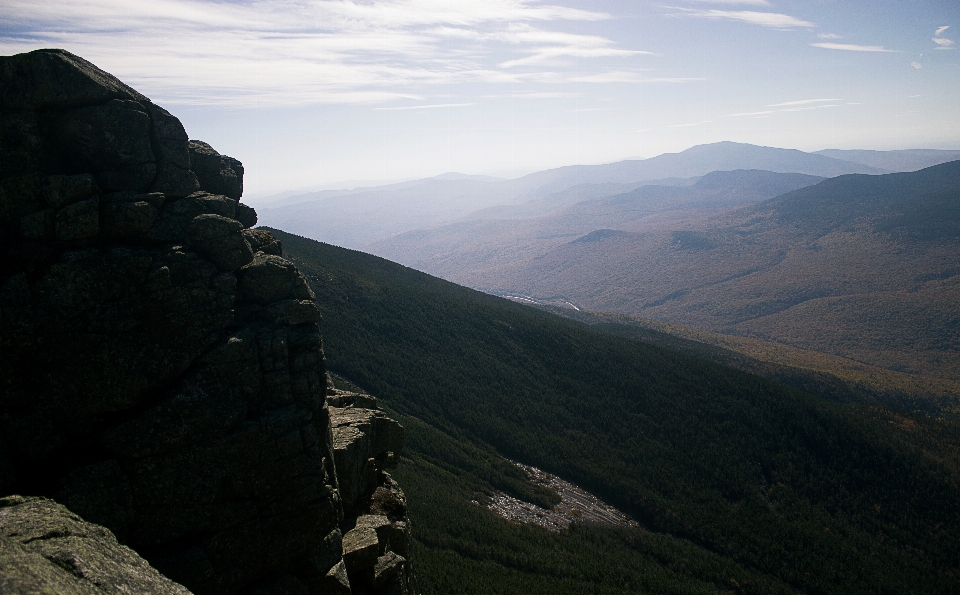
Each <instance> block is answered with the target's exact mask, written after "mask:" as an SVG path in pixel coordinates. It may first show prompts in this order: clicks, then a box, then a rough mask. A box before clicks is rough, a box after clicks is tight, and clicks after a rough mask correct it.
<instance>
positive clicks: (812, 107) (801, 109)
mask: <svg viewBox="0 0 960 595" xmlns="http://www.w3.org/2000/svg"><path fill="white" fill-rule="evenodd" d="M819 101H840V100H839V99H805V100H802V101H789V102H787V103H779V104H776V105H768V106H767V107H777V106H781V105H783V106H790V105H792V106H798V105H803V104H805V103H810V102H819ZM848 105H851V104H848ZM831 107H837V104H835V103H830V104H827V105H810V106H806V107H784V108H783V109H771V110H763V111H759V112H742V113H737V114H725V115H724V116H722V117H724V118H744V117H748V116H754V117H757V116H767V115H770V114H780V113H786V112H806V111H810V110H818V109H827V108H831Z"/></svg>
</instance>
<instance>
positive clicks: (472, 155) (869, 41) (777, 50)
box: [0, 0, 960, 195]
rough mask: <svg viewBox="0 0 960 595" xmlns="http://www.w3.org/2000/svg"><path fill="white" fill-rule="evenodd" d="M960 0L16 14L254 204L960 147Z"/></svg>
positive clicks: (175, 6)
mask: <svg viewBox="0 0 960 595" xmlns="http://www.w3.org/2000/svg"><path fill="white" fill-rule="evenodd" d="M958 44H960V3H958V2H957V1H956V0H943V1H933V0H931V1H918V2H905V1H902V0H871V1H866V0H864V1H857V0H854V1H833V0H803V1H788V0H742V1H736V0H665V1H663V2H650V1H646V0H638V1H633V2H627V1H620V0H608V1H593V2H590V1H579V2H576V1H567V0H557V1H552V0H543V1H536V0H390V1H384V2H362V1H359V0H354V1H330V0H270V1H264V0H260V1H240V2H212V1H202V0H138V1H137V2H129V1H127V0H85V1H74V0H60V1H58V2H37V1H36V0H32V1H23V0H0V53H2V54H12V53H17V52H21V51H28V50H31V49H35V48H40V47H62V48H65V49H67V50H70V51H72V52H74V53H76V54H78V55H80V56H83V57H84V58H87V59H88V60H91V61H92V62H94V63H95V64H97V65H98V66H100V67H101V68H103V69H105V70H107V71H109V72H111V73H113V74H115V75H117V76H118V77H120V78H121V79H122V80H124V81H125V82H127V83H129V84H131V85H132V86H134V87H135V88H137V89H138V90H140V91H141V92H143V93H145V94H146V95H148V96H149V97H151V98H152V99H153V100H154V101H155V102H157V103H159V104H161V105H163V106H165V107H167V109H169V110H170V111H171V112H172V113H174V114H175V115H176V116H178V117H179V118H180V119H181V120H182V121H183V123H184V125H185V126H186V128H187V131H188V132H189V133H190V136H191V138H199V139H203V140H206V141H207V142H210V143H211V144H212V145H213V146H214V147H215V148H217V149H218V150H220V151H221V152H223V153H226V154H229V155H232V156H234V157H237V158H238V159H240V160H241V161H243V162H244V164H245V166H246V171H247V175H246V186H247V191H248V194H252V195H258V194H259V195H264V194H269V193H271V192H279V191H283V190H287V189H292V188H301V187H312V186H319V185H321V184H322V185H336V184H338V183H341V182H343V181H344V180H385V179H401V178H414V177H422V176H430V175H436V174H440V173H443V172H447V171H460V172H464V173H470V174H490V175H517V174H520V173H525V172H529V171H534V170H537V169H544V168H547V167H555V166H559V165H567V164H573V163H602V162H609V161H616V160H619V159H623V158H628V157H651V156H654V155H657V154H660V153H663V152H672V151H680V150H683V149H685V148H688V147H690V146H692V145H696V144H700V143H707V142H715V141H721V140H733V141H739V142H750V143H755V144H762V145H768V146H776V147H787V148H797V149H802V150H818V149H825V148H867V149H899V148H954V149H956V148H960V51H958V50H957V47H958Z"/></svg>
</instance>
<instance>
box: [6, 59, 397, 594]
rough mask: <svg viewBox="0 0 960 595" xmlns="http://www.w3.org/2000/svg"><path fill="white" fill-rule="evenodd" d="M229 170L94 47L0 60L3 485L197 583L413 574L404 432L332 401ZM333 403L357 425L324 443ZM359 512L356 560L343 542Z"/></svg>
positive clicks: (312, 335)
mask: <svg viewBox="0 0 960 595" xmlns="http://www.w3.org/2000/svg"><path fill="white" fill-rule="evenodd" d="M242 180H243V167H242V165H241V164H240V162H239V161H237V160H235V159H232V158H229V157H226V156H222V155H219V154H218V153H217V152H216V151H215V150H213V149H212V148H211V147H210V146H209V145H207V144H205V143H201V142H198V141H190V140H188V137H187V135H186V133H185V131H184V129H183V127H182V125H181V124H180V122H179V121H178V120H177V119H176V118H174V117H173V116H171V115H170V114H169V113H168V112H166V111H165V110H163V109H162V108H160V107H158V106H156V105H154V104H153V103H152V102H151V101H150V100H149V99H147V98H146V97H144V96H142V95H140V94H139V93H137V92H136V91H135V90H133V89H131V88H130V87H128V86H126V85H124V84H123V83H122V82H120V81H119V80H117V79H116V78H114V77H112V76H111V75H109V74H107V73H105V72H103V71H101V70H99V69H98V68H96V67H95V66H94V65H92V64H90V63H89V62H86V61H84V60H83V59H81V58H79V57H77V56H74V55H72V54H70V53H68V52H65V51H62V50H38V51H35V52H30V53H28V54H19V55H16V56H9V57H0V251H2V257H0V383H2V384H0V391H2V397H0V435H2V436H0V437H2V440H0V494H12V493H20V494H30V495H42V496H47V497H51V498H54V499H56V500H57V501H58V502H59V503H61V504H63V505H65V506H66V507H67V508H69V509H70V511H72V512H74V513H76V514H78V515H80V516H81V517H83V519H84V520H86V521H89V522H91V523H97V524H100V525H103V526H104V527H106V528H108V529H109V530H110V531H112V532H113V533H114V534H115V535H116V536H117V538H118V539H119V541H120V542H121V543H123V544H126V545H128V546H130V547H131V548H133V549H134V550H136V551H137V552H138V553H139V554H140V555H141V556H143V557H144V558H145V559H146V560H148V561H149V562H150V564H152V565H153V566H154V567H156V568H157V569H158V570H159V571H160V572H162V573H163V574H164V575H166V576H167V577H169V578H171V579H173V580H174V581H177V582H179V583H181V584H182V585H184V586H186V587H187V588H189V589H190V590H192V591H194V592H197V593H237V592H249V593H349V592H351V584H353V590H352V592H353V593H368V592H369V593H374V592H375V593H381V592H384V593H385V592H398V593H400V592H403V593H406V592H409V591H410V584H411V583H410V581H408V580H405V576H406V574H405V573H406V572H407V569H408V567H409V564H408V562H407V560H408V558H409V554H408V550H407V549H404V548H405V547H406V545H405V544H406V541H404V540H403V539H394V538H392V537H391V536H392V535H394V534H395V533H398V531H399V533H401V534H403V535H406V536H407V537H406V538H405V539H406V540H407V541H408V535H409V534H408V532H407V528H406V527H407V525H406V524H405V516H404V514H405V507H403V508H401V507H399V506H397V505H396V504H397V502H399V503H400V504H402V492H400V491H399V488H397V487H396V486H395V484H393V483H392V480H390V479H389V476H387V475H386V474H385V473H383V467H385V466H387V465H388V464H389V463H390V461H392V460H393V458H394V454H392V453H393V452H397V451H399V449H400V448H401V446H402V428H399V426H398V425H397V424H396V423H395V422H393V423H392V425H391V424H390V423H389V420H388V421H387V422H384V421H380V420H385V419H386V417H385V416H383V414H382V413H379V412H377V411H374V410H373V409H368V410H363V409H361V408H352V409H354V410H353V411H347V412H340V411H339V410H341V409H344V408H336V407H335V408H331V407H328V406H327V404H326V402H325V397H326V391H327V378H326V375H325V371H324V363H323V351H322V345H321V337H320V331H319V326H318V323H319V321H320V314H319V311H318V309H317V307H316V305H315V304H314V302H313V298H314V296H313V293H312V291H311V290H310V288H309V287H308V285H307V283H306V281H305V279H304V277H303V275H301V274H300V272H299V271H298V270H297V268H296V267H295V266H294V265H293V264H292V263H290V262H289V261H287V260H285V259H284V258H283V257H282V251H281V247H280V245H279V243H278V242H276V241H275V240H274V238H273V237H272V236H271V235H270V234H269V233H266V232H263V231H258V230H253V229H250V228H251V227H252V226H253V225H255V223H256V213H255V211H254V210H253V209H252V208H250V207H249V206H247V205H244V204H242V203H240V202H239V199H240V196H241V194H242ZM362 410H363V411H368V413H365V414H361V413H360V411H362ZM331 412H334V413H342V414H343V415H347V416H348V417H349V416H350V415H352V416H353V417H352V418H351V419H353V418H356V417H357V416H359V417H361V418H364V419H357V420H356V423H354V422H353V421H351V422H349V423H348V422H344V423H343V424H341V425H342V426H350V425H351V424H353V427H354V428H355V429H356V430H357V431H356V432H354V433H353V434H352V437H351V436H346V437H344V438H343V440H340V438H338V439H337V440H338V441H335V440H334V432H332V425H333V426H336V425H337V423H339V422H334V423H333V424H331ZM335 419H337V418H336V417H335ZM364 420H365V421H364ZM364 424H366V425H364ZM342 433H343V432H341V433H340V434H342ZM347 433H349V432H347ZM338 436H339V434H338ZM351 457H359V458H357V459H356V460H354V459H353V458H351ZM341 469H344V470H345V471H343V473H347V471H346V470H356V471H357V477H356V478H353V479H350V480H348V481H353V483H351V484H350V488H349V492H348V495H347V496H346V497H343V498H342V497H341V493H342V492H343V487H344V484H341V483H338V481H337V473H338V471H340V470H341ZM384 486H386V487H384ZM384 490H386V492H389V493H390V494H392V495H393V497H392V499H391V498H387V500H390V501H391V502H394V504H395V506H394V507H393V508H391V509H390V510H380V509H378V508H377V506H378V505H377V504H376V502H377V498H378V496H377V494H378V493H380V494H381V495H383V493H384ZM371 498H372V499H371ZM345 510H346V512H347V514H348V515H350V516H347V517H345V516H344V511H345ZM364 513H366V514H364ZM356 515H361V516H360V517H357V516H356ZM377 516H379V517H381V519H377V518H371V517H377ZM378 523H379V524H378ZM384 523H386V524H384ZM361 525H362V526H364V527H366V526H367V525H369V526H370V528H372V530H373V531H374V533H375V534H376V535H377V536H378V539H377V540H376V544H377V546H376V550H377V551H376V554H377V555H376V557H374V558H373V562H372V563H370V564H368V563H367V560H366V558H364V561H363V562H362V563H356V562H352V561H351V560H352V556H351V555H346V556H345V555H344V552H346V551H348V547H347V546H348V545H349V542H350V539H347V538H345V537H344V533H346V534H347V536H350V535H353V534H354V533H355V532H356V530H357V527H358V526H361ZM387 527H389V529H387ZM365 535H367V537H368V538H369V534H367V533H365ZM368 541H369V540H368ZM391 543H395V544H396V547H390V545H389V544H391ZM370 550H371V547H370V546H369V544H367V550H366V551H367V552H368V553H367V554H366V555H367V556H368V557H369V556H370V555H371V554H370V553H369V551H370ZM349 551H350V552H352V551H353V550H349ZM353 557H355V556H353ZM377 569H379V572H378V570H377Z"/></svg>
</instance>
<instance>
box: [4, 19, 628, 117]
mask: <svg viewBox="0 0 960 595" xmlns="http://www.w3.org/2000/svg"><path fill="white" fill-rule="evenodd" d="M549 1H550V0H458V1H456V2H448V1H446V0H383V1H380V2H376V3H369V2H364V1H361V0H252V1H250V2H243V3H231V2H222V1H217V0H138V1H137V2H128V1H127V0H62V1H58V2H56V3H49V2H36V1H34V0H2V4H3V8H2V11H0V27H2V31H5V32H6V33H5V34H2V35H0V53H4V54H12V53H18V52H23V51H29V50H32V49H36V48H39V47H62V48H65V49H67V50H69V51H72V52H74V53H76V54H79V55H81V56H83V57H85V58H87V59H89V60H91V61H92V62H94V63H96V64H97V65H98V66H100V67H102V68H104V69H105V70H108V71H109V72H112V73H114V74H116V75H117V76H119V77H120V78H121V79H123V80H124V81H126V82H128V83H130V84H131V85H133V86H135V87H137V88H138V89H139V90H141V91H142V92H144V93H146V94H147V95H149V96H151V97H154V98H155V99H156V100H157V101H160V102H163V103H174V104H175V103H179V104H191V105H220V106H229V105H234V106H243V107H250V106H297V105H308V104H314V103H377V102H384V101H390V100H394V99H400V98H405V99H419V98H421V97H422V96H423V95H424V94H425V90H426V89H428V88H429V87H430V86H433V87H436V86H441V85H450V84H460V83H511V84H515V83H524V82H532V81H541V82H542V81H544V80H550V81H554V82H566V81H567V80H568V79H569V78H570V77H572V76H577V77H580V79H581V80H584V79H583V77H584V70H585V69H584V68H583V67H582V66H583V62H584V61H594V62H595V61H597V60H598V59H600V60H601V61H602V60H604V59H630V58H633V57H635V56H638V55H641V54H644V53H646V52H643V51H641V50H637V49H632V48H622V47H617V46H616V44H614V43H613V42H612V41H610V40H609V39H606V38H604V37H600V36H596V35H580V34H575V33H566V32H563V31H557V30H555V29H557V28H562V27H563V23H564V22H574V21H581V22H582V21H599V20H603V19H607V18H610V16H609V15H608V14H606V13H603V12H599V11H591V10H580V9H574V8H568V7H564V6H555V5H551V4H549ZM550 23H552V25H550V26H551V27H552V29H554V30H547V29H545V28H542V27H544V26H546V25H547V24H550ZM511 53H512V54H513V55H518V54H519V55H520V57H519V58H515V59H510V60H506V61H504V57H506V56H505V54H507V55H509V54H511ZM574 61H575V62H576V65H577V68H576V69H575V70H571V69H572V66H570V65H569V63H570V62H574ZM558 63H559V65H558ZM498 64H500V65H499V66H498ZM534 65H540V66H548V67H550V68H548V71H549V72H548V73H546V74H545V73H543V72H526V71H525V67H529V66H534ZM607 68H608V67H607ZM541 70H542V69H541ZM604 72H606V68H603V69H600V70H595V71H593V72H590V71H589V69H587V73H586V76H587V77H589V76H590V74H593V75H602V74H603V73H604ZM144 73H149V74H144ZM601 78H602V77H601Z"/></svg>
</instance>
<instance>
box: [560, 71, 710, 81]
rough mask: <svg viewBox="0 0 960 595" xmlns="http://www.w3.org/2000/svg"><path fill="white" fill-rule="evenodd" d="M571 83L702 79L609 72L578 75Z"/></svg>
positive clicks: (572, 77) (700, 79) (697, 79)
mask: <svg viewBox="0 0 960 595" xmlns="http://www.w3.org/2000/svg"><path fill="white" fill-rule="evenodd" d="M568 80H569V81H570V82H573V83H691V82H695V81H702V80H704V79H702V78H686V77H645V76H643V75H641V74H640V73H638V72H625V71H611V72H598V73H596V74H580V75H574V76H571V77H570V78H569V79H568Z"/></svg>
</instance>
